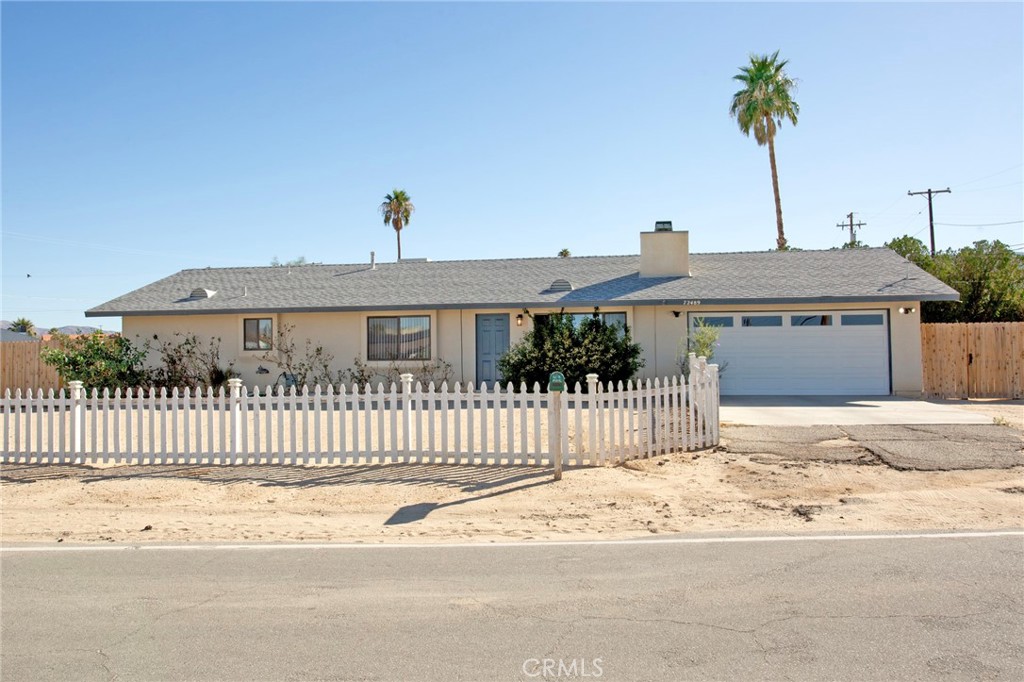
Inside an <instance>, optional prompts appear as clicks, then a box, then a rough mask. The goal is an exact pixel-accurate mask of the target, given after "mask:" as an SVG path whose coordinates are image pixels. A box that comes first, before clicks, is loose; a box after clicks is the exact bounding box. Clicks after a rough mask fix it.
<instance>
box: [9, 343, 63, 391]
mask: <svg viewBox="0 0 1024 682" xmlns="http://www.w3.org/2000/svg"><path fill="white" fill-rule="evenodd" d="M55 347H56V342H54V341H3V342H0V393H2V392H3V391H6V390H7V389H10V390H11V391H15V390H17V389H19V388H20V389H21V390H22V391H27V390H29V389H32V390H43V391H46V390H49V389H51V388H52V389H53V390H57V389H58V388H60V387H61V385H62V384H61V381H60V377H58V376H57V370H55V369H54V368H53V367H50V366H49V365H47V364H46V363H44V362H43V361H42V359H41V358H40V357H39V354H40V353H41V352H42V350H43V349H44V348H55Z"/></svg>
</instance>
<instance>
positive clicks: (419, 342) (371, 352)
mask: <svg viewBox="0 0 1024 682" xmlns="http://www.w3.org/2000/svg"><path fill="white" fill-rule="evenodd" d="M366 332H367V333H366V357H367V359H368V360H429V359H430V316H428V315H412V316H404V317H398V316H395V317H371V318H369V319H368V320H367V327H366Z"/></svg>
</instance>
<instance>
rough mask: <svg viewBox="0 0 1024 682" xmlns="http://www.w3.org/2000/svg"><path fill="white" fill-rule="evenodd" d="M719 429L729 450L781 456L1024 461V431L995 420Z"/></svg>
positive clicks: (975, 464) (960, 463)
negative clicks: (998, 423)
mask: <svg viewBox="0 0 1024 682" xmlns="http://www.w3.org/2000/svg"><path fill="white" fill-rule="evenodd" d="M721 433H722V440H723V442H724V443H727V444H728V445H727V447H728V449H729V451H731V452H736V453H744V454H755V453H761V454H774V455H778V456H779V457H782V458H785V459H812V460H824V461H845V462H856V461H859V462H870V461H878V462H883V463H885V464H887V465H889V466H890V467H892V468H894V469H900V470H907V469H916V470H919V471H953V470H965V469H1010V468H1013V467H1018V466H1024V438H1022V436H1024V434H1022V433H1021V431H1020V430H1019V429H1015V428H1011V427H1008V426H998V425H996V424H903V425H897V424H867V425H846V424H844V425H841V426H835V425H823V426H729V425H726V426H723V427H722V431H721ZM821 443H827V444H828V447H821V446H820V445H819V444H821Z"/></svg>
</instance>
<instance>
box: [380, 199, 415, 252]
mask: <svg viewBox="0 0 1024 682" xmlns="http://www.w3.org/2000/svg"><path fill="white" fill-rule="evenodd" d="M415 210H416V207H415V206H413V203H412V200H411V199H410V198H409V195H408V194H407V193H406V191H405V190H404V189H397V188H395V189H393V190H391V194H387V195H385V196H384V202H383V203H381V205H380V214H381V215H382V216H384V224H385V225H390V226H391V227H393V228H395V237H396V238H397V239H398V260H402V228H403V227H405V226H406V225H408V224H409V219H410V218H411V217H412V213H413V211H415Z"/></svg>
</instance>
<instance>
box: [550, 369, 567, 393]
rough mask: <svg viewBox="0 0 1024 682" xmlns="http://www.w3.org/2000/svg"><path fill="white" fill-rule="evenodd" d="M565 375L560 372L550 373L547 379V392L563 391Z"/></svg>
mask: <svg viewBox="0 0 1024 682" xmlns="http://www.w3.org/2000/svg"><path fill="white" fill-rule="evenodd" d="M564 390H565V375H564V374H562V373H561V372H552V373H551V376H549V377H548V391H564Z"/></svg>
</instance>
